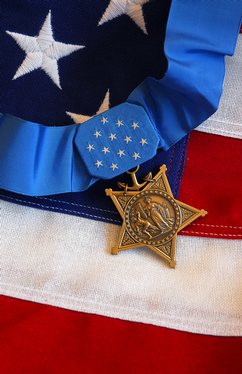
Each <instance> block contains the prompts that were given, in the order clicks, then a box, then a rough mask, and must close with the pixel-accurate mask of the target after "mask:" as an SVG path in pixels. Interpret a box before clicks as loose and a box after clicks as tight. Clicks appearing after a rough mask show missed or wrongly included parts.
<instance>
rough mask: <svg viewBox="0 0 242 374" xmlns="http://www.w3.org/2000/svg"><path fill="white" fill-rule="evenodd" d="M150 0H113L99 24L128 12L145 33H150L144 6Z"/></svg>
mask: <svg viewBox="0 0 242 374" xmlns="http://www.w3.org/2000/svg"><path fill="white" fill-rule="evenodd" d="M149 1H150V0H111V1H110V3H109V5H108V7H107V9H106V10H105V12H104V14H103V16H102V18H101V19H100V21H99V23H98V26H100V25H102V24H103V23H105V22H108V21H111V20H112V19H114V18H116V17H119V16H122V15H123V14H126V15H127V16H128V17H130V18H131V19H132V20H133V21H134V22H135V23H136V25H137V26H138V27H139V28H140V29H141V30H142V31H143V32H144V33H145V34H148V32H147V30H146V26H145V20H144V14H143V8H142V7H143V5H144V4H146V3H148V2H149Z"/></svg>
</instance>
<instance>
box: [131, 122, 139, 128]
mask: <svg viewBox="0 0 242 374" xmlns="http://www.w3.org/2000/svg"><path fill="white" fill-rule="evenodd" d="M131 127H133V129H134V130H136V129H138V128H139V124H138V122H133V124H132V125H131Z"/></svg>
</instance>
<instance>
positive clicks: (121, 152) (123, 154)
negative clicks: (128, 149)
mask: <svg viewBox="0 0 242 374" xmlns="http://www.w3.org/2000/svg"><path fill="white" fill-rule="evenodd" d="M117 155H119V157H122V156H125V153H124V150H123V149H119V151H118V152H117Z"/></svg>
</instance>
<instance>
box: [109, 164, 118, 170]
mask: <svg viewBox="0 0 242 374" xmlns="http://www.w3.org/2000/svg"><path fill="white" fill-rule="evenodd" d="M110 168H111V169H112V170H113V171H114V170H115V169H118V164H114V163H112V165H111V166H110Z"/></svg>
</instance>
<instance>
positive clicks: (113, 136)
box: [109, 133, 117, 142]
mask: <svg viewBox="0 0 242 374" xmlns="http://www.w3.org/2000/svg"><path fill="white" fill-rule="evenodd" d="M109 139H111V142H112V141H113V140H116V139H117V137H116V134H112V133H111V134H110V135H109Z"/></svg>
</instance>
